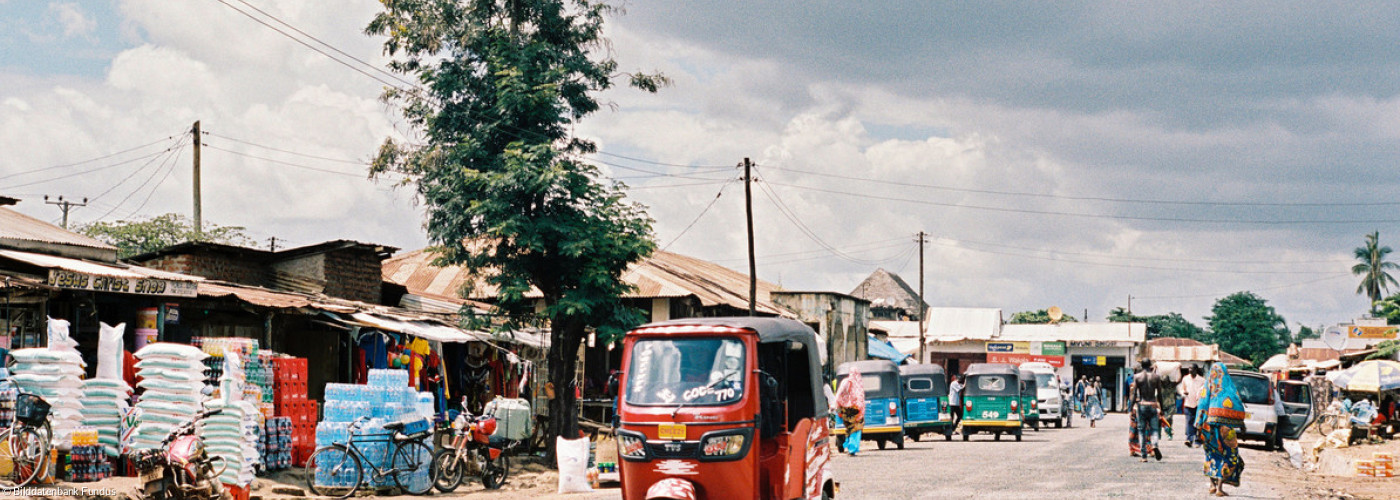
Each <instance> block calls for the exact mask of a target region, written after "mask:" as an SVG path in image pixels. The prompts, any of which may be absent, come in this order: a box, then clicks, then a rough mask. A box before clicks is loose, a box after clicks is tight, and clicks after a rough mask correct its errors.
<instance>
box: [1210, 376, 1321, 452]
mask: <svg viewBox="0 0 1400 500" xmlns="http://www.w3.org/2000/svg"><path fill="white" fill-rule="evenodd" d="M1230 380H1231V381H1233V382H1234V383H1235V391H1236V392H1238V393H1239V394H1240V399H1241V400H1242V402H1243V403H1244V411H1245V412H1246V417H1245V421H1244V432H1242V433H1240V436H1239V437H1240V438H1241V439H1253V440H1258V441H1263V442H1264V446H1265V448H1267V449H1274V450H1282V449H1283V440H1284V439H1285V438H1287V439H1298V437H1299V436H1301V435H1302V434H1303V429H1305V428H1307V426H1308V425H1309V424H1311V423H1312V400H1311V396H1312V394H1311V390H1310V389H1311V388H1310V387H1309V386H1308V385H1307V384H1304V383H1302V382H1296V381H1288V380H1286V381H1283V382H1280V384H1284V385H1285V387H1286V392H1287V393H1288V394H1289V395H1290V396H1289V397H1290V398H1291V399H1289V400H1285V399H1284V398H1283V397H1282V396H1281V395H1280V394H1279V391H1278V388H1277V387H1275V386H1274V384H1273V381H1272V380H1270V379H1269V377H1268V376H1267V375H1264V374H1262V373H1257V372H1247V371H1242V370H1230Z"/></svg>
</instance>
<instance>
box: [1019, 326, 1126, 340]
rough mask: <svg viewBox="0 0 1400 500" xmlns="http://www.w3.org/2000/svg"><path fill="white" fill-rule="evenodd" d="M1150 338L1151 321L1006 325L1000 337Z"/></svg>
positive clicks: (1032, 338) (1061, 338)
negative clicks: (1148, 328) (1148, 326)
mask: <svg viewBox="0 0 1400 500" xmlns="http://www.w3.org/2000/svg"><path fill="white" fill-rule="evenodd" d="M1146 339H1147V323H1059V324H1054V325H1050V324H1034V325H1025V324H1021V325H1006V326H1003V327H1002V328H1001V335H1000V336H998V337H997V340H1002V341H1008V342H1015V341H1036V340H1060V341H1066V342H1075V341H1095V342H1142V341H1144V340H1146Z"/></svg>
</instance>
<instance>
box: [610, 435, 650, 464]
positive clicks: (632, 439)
mask: <svg viewBox="0 0 1400 500" xmlns="http://www.w3.org/2000/svg"><path fill="white" fill-rule="evenodd" d="M646 443H647V440H646V436H643V435H641V434H634V433H630V432H626V431H618V432H617V454H618V456H621V457H622V458H626V459H631V460H645V459H646V458H647V445H646Z"/></svg>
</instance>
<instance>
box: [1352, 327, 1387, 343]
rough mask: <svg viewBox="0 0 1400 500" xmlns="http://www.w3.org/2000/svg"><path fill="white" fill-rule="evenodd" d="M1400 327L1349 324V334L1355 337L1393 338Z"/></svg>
mask: <svg viewBox="0 0 1400 500" xmlns="http://www.w3.org/2000/svg"><path fill="white" fill-rule="evenodd" d="M1397 330H1400V327H1395V326H1349V327H1347V336H1348V337H1351V338H1354V339H1385V340H1393V339H1395V337H1396V331H1397Z"/></svg>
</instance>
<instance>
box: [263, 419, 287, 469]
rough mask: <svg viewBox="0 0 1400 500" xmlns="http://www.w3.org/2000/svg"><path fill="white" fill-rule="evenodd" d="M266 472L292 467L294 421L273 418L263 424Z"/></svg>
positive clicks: (264, 467)
mask: <svg viewBox="0 0 1400 500" xmlns="http://www.w3.org/2000/svg"><path fill="white" fill-rule="evenodd" d="M261 439H262V442H261V443H260V445H261V446H262V463H263V470H264V471H275V470H282V469H288V468H291V466H292V419H291V418H290V417H272V418H269V419H267V421H266V422H265V423H264V424H263V432H262V436H261Z"/></svg>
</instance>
